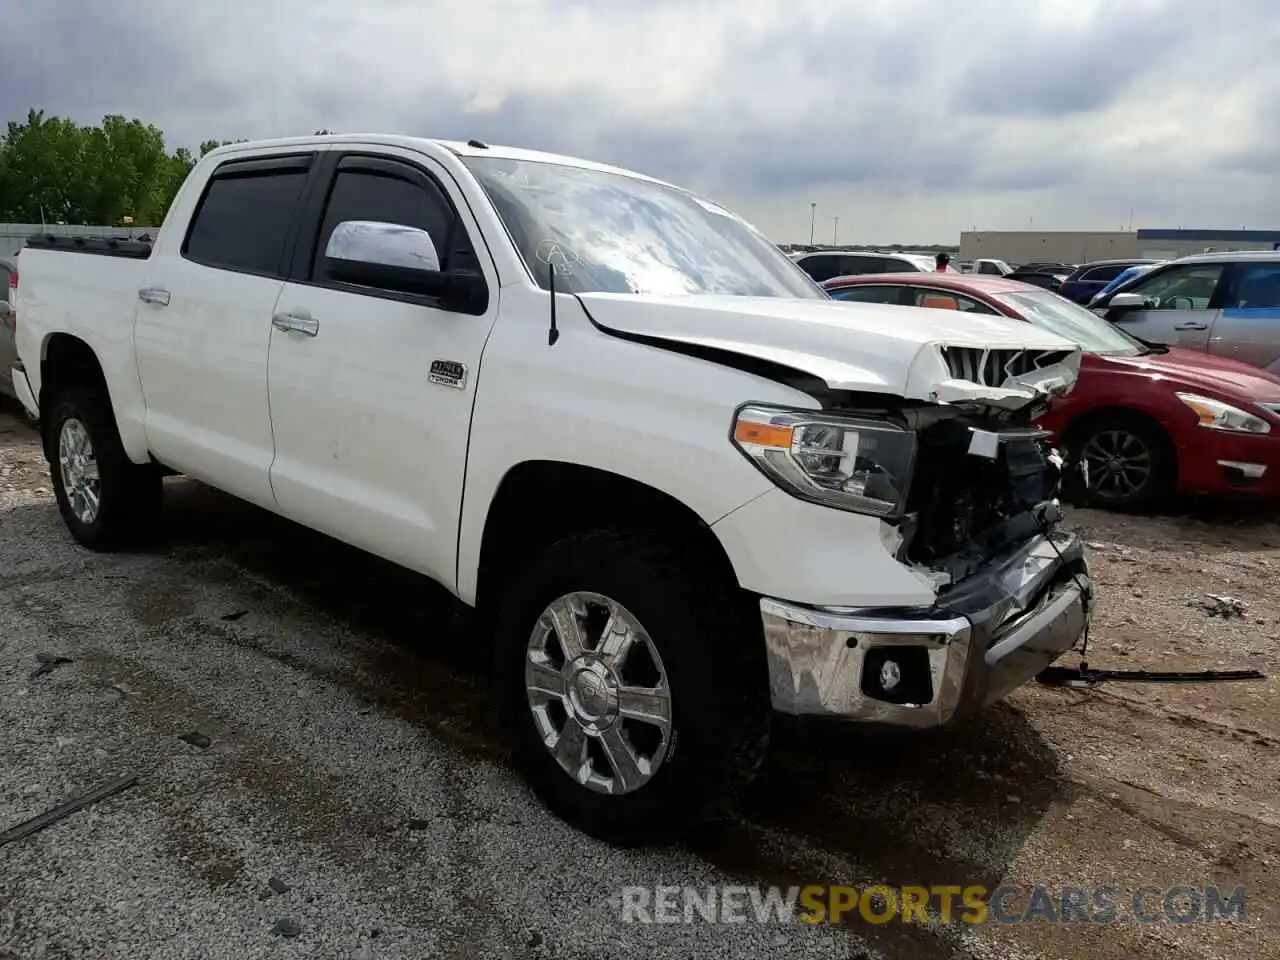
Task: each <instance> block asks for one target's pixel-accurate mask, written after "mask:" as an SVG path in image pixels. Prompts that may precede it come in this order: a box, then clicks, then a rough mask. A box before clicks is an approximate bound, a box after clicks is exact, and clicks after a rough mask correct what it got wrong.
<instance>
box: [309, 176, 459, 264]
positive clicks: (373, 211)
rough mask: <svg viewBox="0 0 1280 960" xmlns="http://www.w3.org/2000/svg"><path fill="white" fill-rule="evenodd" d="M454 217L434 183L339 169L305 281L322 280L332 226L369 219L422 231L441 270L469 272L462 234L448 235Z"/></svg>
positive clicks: (451, 209) (446, 201)
mask: <svg viewBox="0 0 1280 960" xmlns="http://www.w3.org/2000/svg"><path fill="white" fill-rule="evenodd" d="M454 219H455V218H454V213H453V208H452V207H451V206H450V205H449V202H448V200H447V199H446V198H445V196H444V194H442V193H441V192H440V190H439V188H438V187H436V186H435V184H430V185H429V186H428V185H427V184H426V183H411V182H410V181H409V180H408V179H407V178H401V177H397V176H394V175H391V174H386V173H375V172H373V171H369V170H339V171H338V176H337V177H336V178H335V180H334V181H333V189H332V190H330V191H329V200H328V203H327V205H326V206H325V212H324V221H323V223H321V225H320V233H319V234H318V236H317V241H316V249H315V259H314V263H313V265H312V270H311V277H312V279H313V280H324V279H326V277H325V272H324V251H325V247H326V245H327V244H328V242H329V235H330V234H331V233H333V228H334V227H336V226H337V225H338V224H339V223H342V222H343V221H344V220H375V221H378V222H380V223H396V224H399V225H401V226H405V227H417V228H418V229H419V230H425V231H426V232H427V233H428V234H429V235H430V237H431V242H432V243H434V244H435V246H436V253H437V254H438V255H439V257H440V266H441V268H442V269H445V270H449V269H463V270H475V269H477V267H476V263H475V257H474V254H472V252H471V247H470V242H469V240H468V239H467V233H466V230H465V229H458V230H457V231H456V232H455V234H456V235H454V236H452V237H451V234H450V231H451V228H452V227H453V224H454ZM459 227H461V224H459ZM451 243H452V244H453V245H454V249H452V250H450V244H451Z"/></svg>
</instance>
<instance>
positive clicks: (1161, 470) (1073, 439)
mask: <svg viewBox="0 0 1280 960" xmlns="http://www.w3.org/2000/svg"><path fill="white" fill-rule="evenodd" d="M1068 436H1069V437H1070V440H1069V442H1068V443H1067V449H1068V451H1069V453H1070V455H1071V459H1072V461H1073V462H1079V461H1080V460H1081V459H1084V460H1086V462H1088V463H1089V483H1088V486H1085V485H1084V484H1083V483H1081V482H1080V481H1079V479H1078V478H1077V479H1076V480H1075V482H1074V484H1073V489H1071V490H1070V491H1068V492H1069V493H1070V495H1071V497H1072V499H1073V500H1075V502H1077V503H1080V504H1082V505H1084V506H1089V507H1100V508H1104V509H1111V510H1123V511H1128V512H1141V511H1146V510H1152V509H1155V508H1157V507H1160V506H1162V505H1164V504H1166V503H1167V502H1168V501H1169V499H1170V498H1171V497H1172V495H1173V492H1174V490H1175V489H1176V487H1177V476H1178V458H1177V453H1176V451H1175V450H1174V446H1173V442H1172V441H1171V440H1170V439H1169V435H1168V434H1167V433H1165V432H1164V430H1163V429H1161V427H1160V425H1159V424H1157V423H1156V422H1155V421H1153V420H1151V419H1150V418H1148V417H1146V416H1143V415H1142V414H1140V413H1130V412H1127V411H1123V410H1120V411H1115V412H1112V413H1104V414H1100V415H1098V416H1095V417H1090V418H1089V419H1088V420H1086V421H1085V422H1083V423H1081V424H1079V425H1078V426H1072V427H1071V428H1070V430H1069V431H1068ZM1106 450H1122V451H1123V452H1124V453H1125V454H1126V459H1128V460H1131V461H1135V462H1145V463H1146V465H1147V467H1148V470H1147V473H1146V475H1145V476H1146V479H1145V482H1143V483H1141V484H1137V485H1136V486H1135V487H1134V488H1133V489H1128V488H1126V487H1125V486H1124V485H1123V484H1120V483H1117V482H1115V480H1114V477H1115V474H1114V471H1112V472H1111V473H1110V474H1109V473H1108V472H1107V471H1106V470H1105V469H1103V468H1099V467H1098V466H1097V464H1098V463H1099V460H1098V459H1097V456H1098V454H1099V453H1100V452H1102V451H1106ZM1139 451H1140V452H1139ZM1128 476H1129V477H1130V478H1132V477H1134V476H1135V473H1134V471H1133V469H1132V468H1131V469H1130V470H1129V471H1128Z"/></svg>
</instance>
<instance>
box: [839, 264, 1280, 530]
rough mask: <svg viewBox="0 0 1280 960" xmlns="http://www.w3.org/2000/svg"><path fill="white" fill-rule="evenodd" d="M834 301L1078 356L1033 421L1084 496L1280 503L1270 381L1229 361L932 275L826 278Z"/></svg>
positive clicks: (1110, 502) (1276, 394) (1277, 409)
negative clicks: (1062, 346) (895, 310)
mask: <svg viewBox="0 0 1280 960" xmlns="http://www.w3.org/2000/svg"><path fill="white" fill-rule="evenodd" d="M823 287H824V288H825V289H826V290H827V292H828V293H829V294H831V296H832V297H833V298H834V299H836V300H853V301H861V302H864V303H866V302H870V303H891V304H899V305H901V306H908V307H932V308H937V309H945V310H959V311H961V312H963V313H979V314H987V315H990V314H998V315H1001V316H1005V317H1010V318H1012V319H1015V320H1024V321H1027V322H1028V323H1034V324H1036V325H1037V326H1041V327H1044V328H1045V329H1048V330H1052V331H1053V332H1054V333H1057V334H1060V335H1061V336H1063V337H1064V338H1066V339H1068V340H1072V341H1074V342H1076V343H1078V344H1080V347H1081V348H1082V349H1083V350H1084V352H1085V353H1084V359H1083V360H1082V362H1081V365H1080V378H1079V380H1078V381H1077V382H1076V386H1075V389H1074V390H1072V391H1071V393H1069V394H1068V395H1067V396H1065V397H1062V398H1060V399H1057V400H1055V401H1054V403H1053V404H1052V408H1051V409H1050V411H1049V413H1047V414H1046V415H1045V416H1044V417H1043V418H1042V419H1041V421H1040V425H1041V426H1043V427H1044V428H1046V429H1048V430H1051V431H1053V434H1054V437H1055V439H1056V440H1057V442H1058V443H1060V444H1061V445H1062V446H1063V447H1064V448H1065V449H1066V450H1067V451H1069V452H1070V453H1071V454H1072V455H1073V459H1078V458H1081V457H1082V458H1083V459H1084V461H1085V462H1086V463H1087V464H1088V476H1089V489H1088V490H1087V491H1085V492H1084V495H1085V498H1086V499H1087V500H1089V501H1090V502H1092V503H1094V504H1096V505H1098V506H1110V507H1121V508H1127V509H1136V508H1141V507H1149V506H1152V505H1154V504H1156V503H1158V502H1159V501H1161V500H1164V499H1166V498H1168V497H1169V496H1170V495H1172V494H1228V493H1231V494H1235V493H1250V494H1260V495H1269V496H1280V377H1277V376H1275V375H1273V374H1270V373H1267V372H1266V371H1264V370H1259V369H1257V368H1255V367H1250V366H1246V365H1245V364H1243V363H1239V362H1237V361H1234V360H1228V359H1226V358H1223V357H1215V356H1211V355H1209V354H1205V353H1201V352H1199V351H1192V350H1180V349H1178V348H1176V347H1164V346H1159V345H1156V344H1148V343H1146V342H1145V341H1142V340H1138V339H1136V338H1134V337H1133V336H1131V335H1130V334H1128V333H1125V332H1124V331H1123V330H1121V329H1119V328H1118V327H1114V326H1112V325H1111V324H1110V323H1108V322H1107V321H1106V320H1103V319H1102V318H1101V317H1099V316H1097V315H1096V314H1094V313H1093V312H1091V311H1089V310H1087V309H1085V308H1084V307H1081V306H1078V305H1076V304H1074V303H1072V302H1071V301H1069V300H1067V299H1065V298H1063V297H1060V296H1058V295H1057V294H1056V293H1050V292H1049V291H1047V290H1042V289H1040V288H1039V287H1033V286H1031V285H1030V284H1025V283H1018V282H1015V281H1011V280H1006V279H1004V278H1002V277H985V276H973V275H964V274H960V275H953V274H938V273H902V274H870V275H865V276H856V277H836V278H834V279H832V280H828V281H826V282H825V283H824V284H823Z"/></svg>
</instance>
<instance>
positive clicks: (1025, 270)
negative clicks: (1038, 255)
mask: <svg viewBox="0 0 1280 960" xmlns="http://www.w3.org/2000/svg"><path fill="white" fill-rule="evenodd" d="M1071 269H1072V268H1071V267H1068V266H1062V267H1055V266H1053V265H1052V264H1038V263H1028V264H1023V265H1022V266H1021V267H1018V268H1017V269H1016V270H1014V271H1013V273H1007V274H1005V279H1006V280H1016V281H1017V282H1018V283H1029V284H1031V285H1032V286H1033V287H1040V288H1041V289H1042V290H1052V291H1053V292H1054V293H1057V292H1058V291H1059V290H1061V289H1062V281H1063V280H1065V279H1067V277H1068V276H1069V275H1070V273H1071Z"/></svg>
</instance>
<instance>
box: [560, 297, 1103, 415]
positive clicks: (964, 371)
mask: <svg viewBox="0 0 1280 960" xmlns="http://www.w3.org/2000/svg"><path fill="white" fill-rule="evenodd" d="M578 299H579V300H580V301H581V302H582V304H583V306H584V307H585V308H586V310H587V313H588V314H590V316H591V318H592V320H593V321H594V322H595V323H597V324H598V325H600V326H602V327H604V328H605V329H606V330H613V331H616V332H620V333H625V334H632V335H637V336H644V337H648V338H653V339H658V340H666V341H669V342H672V343H680V344H688V345H692V346H698V347H703V348H710V349H715V350H723V351H727V352H729V353H734V354H738V355H741V356H745V357H753V358H756V359H759V360H767V361H771V362H773V363H777V364H781V365H782V366H786V367H790V368H792V369H794V370H799V371H801V372H803V373H807V374H809V375H811V376H814V377H817V378H818V379H820V380H822V381H824V382H825V383H826V384H827V386H828V387H830V388H831V389H833V390H854V391H865V392H869V393H880V394H887V395H890V396H895V397H902V398H905V399H912V400H927V401H931V402H936V403H960V402H980V403H988V404H992V405H996V406H1002V407H1008V408H1015V409H1016V408H1017V407H1021V406H1025V405H1026V404H1027V403H1030V402H1031V401H1033V400H1034V399H1036V398H1037V397H1040V396H1043V395H1044V394H1045V393H1048V392H1062V391H1064V390H1069V389H1070V388H1071V387H1072V386H1073V385H1074V383H1075V379H1076V376H1077V374H1078V372H1079V368H1080V349H1079V347H1077V346H1076V345H1075V344H1073V343H1071V342H1070V341H1067V340H1064V339H1063V338H1061V337H1059V336H1056V335H1055V334H1052V333H1049V332H1048V331H1045V330H1040V329H1039V328H1037V327H1035V326H1033V325H1031V324H1029V323H1022V322H1020V321H1015V320H1007V319H1004V318H1002V317H993V316H981V315H974V314H961V313H958V312H955V311H949V310H931V309H923V308H918V307H899V306H889V305H885V304H870V303H846V302H839V301H835V300H791V299H784V298H780V297H719V296H687V297H649V296H643V295H636V294H613V293H583V294H578ZM944 348H948V349H945V350H944ZM957 348H959V349H957ZM988 351H999V353H998V354H997V353H990V354H989V353H988ZM1014 358H1017V359H1016V360H1015V359H1014ZM1010 372H1017V373H1018V374H1020V375H1018V376H1016V377H1014V378H1011V377H1010ZM988 381H989V382H988Z"/></svg>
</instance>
